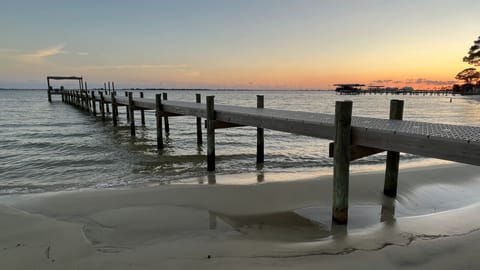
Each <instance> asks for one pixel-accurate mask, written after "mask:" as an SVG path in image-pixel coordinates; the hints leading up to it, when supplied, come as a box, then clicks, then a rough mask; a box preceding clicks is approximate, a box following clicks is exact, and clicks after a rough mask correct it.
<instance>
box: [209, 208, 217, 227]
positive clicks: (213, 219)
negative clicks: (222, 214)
mask: <svg viewBox="0 0 480 270" xmlns="http://www.w3.org/2000/svg"><path fill="white" fill-rule="evenodd" d="M208 217H209V220H210V223H209V225H208V228H209V229H210V230H215V229H216V228H217V215H216V214H215V213H213V212H212V211H208Z"/></svg>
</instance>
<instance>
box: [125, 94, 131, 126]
mask: <svg viewBox="0 0 480 270" xmlns="http://www.w3.org/2000/svg"><path fill="white" fill-rule="evenodd" d="M125 97H128V92H126V91H125ZM125 114H126V115H127V122H130V109H129V106H125Z"/></svg>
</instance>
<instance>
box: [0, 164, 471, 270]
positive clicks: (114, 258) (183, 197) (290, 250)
mask: <svg viewBox="0 0 480 270" xmlns="http://www.w3.org/2000/svg"><path fill="white" fill-rule="evenodd" d="M231 177H235V176H231ZM252 177H253V176H252ZM296 177H297V178H303V177H302V175H297V176H296ZM383 177H384V174H383V172H371V173H356V174H353V175H352V176H351V179H350V211H349V225H348V226H347V227H345V226H335V225H332V224H331V222H330V219H331V209H330V208H331V191H332V185H331V176H320V177H315V178H312V179H304V180H298V179H297V180H296V179H292V180H295V181H285V179H283V181H274V182H268V181H264V182H261V183H258V184H219V183H226V182H228V181H227V180H228V179H227V180H225V179H219V180H218V181H217V180H215V182H216V183H217V184H214V185H213V184H211V185H209V184H180V185H164V186H155V187H142V188H135V189H128V190H127V189H126V190H101V191H95V190H84V191H75V192H61V193H53V194H39V195H28V196H13V197H3V198H2V199H1V200H0V220H1V221H2V222H1V223H0V269H293V268H294V269H319V268H322V267H330V268H333V269H343V268H347V267H348V268H355V269H372V267H373V268H376V269H477V268H479V267H480V258H478V256H477V250H478V248H477V246H479V244H480V232H478V230H479V229H480V215H479V213H480V167H475V166H465V165H457V164H453V165H443V166H436V167H432V166H431V167H426V168H413V169H411V168H410V169H402V170H401V172H400V176H399V192H398V197H397V198H396V199H388V198H385V197H384V196H383V195H382V189H383ZM213 180H214V179H210V182H213ZM253 181H255V180H252V182H253ZM247 182H248V181H247Z"/></svg>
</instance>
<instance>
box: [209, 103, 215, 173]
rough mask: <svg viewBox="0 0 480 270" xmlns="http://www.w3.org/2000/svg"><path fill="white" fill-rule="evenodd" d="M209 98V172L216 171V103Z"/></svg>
mask: <svg viewBox="0 0 480 270" xmlns="http://www.w3.org/2000/svg"><path fill="white" fill-rule="evenodd" d="M214 98H215V97H214V96H207V170H208V171H209V172H213V171H215V103H214Z"/></svg>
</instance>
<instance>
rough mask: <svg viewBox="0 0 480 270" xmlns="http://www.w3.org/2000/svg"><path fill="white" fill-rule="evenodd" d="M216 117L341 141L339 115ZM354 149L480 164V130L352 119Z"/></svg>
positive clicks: (171, 109) (176, 105)
mask: <svg viewBox="0 0 480 270" xmlns="http://www.w3.org/2000/svg"><path fill="white" fill-rule="evenodd" d="M116 101H117V104H118V105H122V106H127V105H128V98H124V97H116ZM105 102H107V103H111V97H109V96H106V97H105ZM133 102H134V105H135V107H136V109H146V110H154V109H155V100H154V99H146V98H144V99H138V98H137V99H134V101H133ZM162 110H163V111H164V112H165V113H169V114H172V115H188V116H196V117H202V118H206V116H207V111H206V106H205V104H201V103H193V102H182V101H171V100H165V101H163V102H162ZM215 117H216V120H218V121H223V122H227V123H232V124H237V125H245V126H253V127H260V128H266V129H272V130H277V131H283V132H289V133H294V134H299V135H306V136H312V137H317V138H323V139H328V140H334V136H335V124H334V115H329V114H322V113H310V112H300V111H285V110H274V109H258V108H255V107H240V106H229V105H215ZM352 145H358V146H364V147H371V148H378V149H383V150H389V151H396V152H404V153H410V154H416V155H421V156H425V157H432V158H439V159H445V160H451V161H456V162H461V163H467V164H472V165H480V127H475V126H459V125H448V124H436V123H426V122H417V121H405V120H388V119H378V118H368V117H352Z"/></svg>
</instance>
